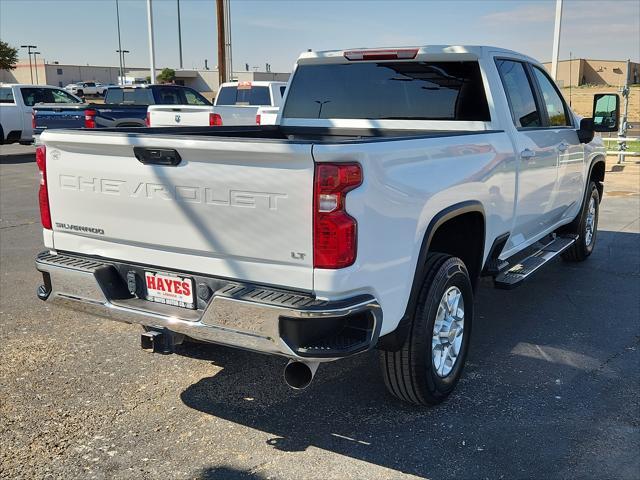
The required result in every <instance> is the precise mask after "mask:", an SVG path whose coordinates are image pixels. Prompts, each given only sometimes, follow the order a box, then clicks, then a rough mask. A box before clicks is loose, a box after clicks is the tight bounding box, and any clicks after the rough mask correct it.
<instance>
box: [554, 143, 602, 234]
mask: <svg viewBox="0 0 640 480" xmlns="http://www.w3.org/2000/svg"><path fill="white" fill-rule="evenodd" d="M599 163H602V164H603V165H604V168H605V169H606V165H607V163H606V160H605V157H603V156H602V155H596V156H594V157H593V159H592V160H591V164H590V165H589V171H588V173H587V176H586V177H585V182H584V193H583V195H582V201H581V203H580V205H584V202H585V199H586V198H587V195H588V194H589V189H588V188H587V187H588V186H589V182H591V175H592V174H593V169H594V168H595V167H596V165H598V164H599ZM600 201H602V195H601V196H600ZM580 214H581V210H580V211H578V213H577V214H576V217H575V218H574V219H573V220H571V222H569V223H567V224H566V225H563V226H562V227H560V228H559V229H558V232H560V233H562V232H569V233H571V232H573V231H574V230H575V229H576V228H577V227H578V223H579V222H580Z"/></svg>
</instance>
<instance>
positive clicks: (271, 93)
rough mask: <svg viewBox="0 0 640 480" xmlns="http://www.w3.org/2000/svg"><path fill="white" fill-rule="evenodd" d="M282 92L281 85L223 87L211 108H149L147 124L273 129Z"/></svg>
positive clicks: (232, 85)
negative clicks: (247, 126)
mask: <svg viewBox="0 0 640 480" xmlns="http://www.w3.org/2000/svg"><path fill="white" fill-rule="evenodd" d="M286 88H287V84H286V83H284V82H266V81H265V82H229V83H223V84H222V85H221V86H220V89H219V90H218V94H217V95H216V100H215V103H214V104H213V106H205V105H200V104H193V103H192V104H189V105H150V106H149V108H148V109H147V124H148V126H150V127H181V126H182V127H184V126H204V125H208V126H211V127H219V126H223V125H224V126H236V125H275V122H276V118H277V116H278V110H279V109H280V105H282V99H283V97H284V92H285V89H286ZM267 108H268V110H264V113H263V114H261V112H262V109H267Z"/></svg>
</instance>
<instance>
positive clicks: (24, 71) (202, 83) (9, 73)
mask: <svg viewBox="0 0 640 480" xmlns="http://www.w3.org/2000/svg"><path fill="white" fill-rule="evenodd" d="M161 70H162V68H158V69H157V72H158V73H160V71H161ZM32 73H33V82H32V81H31V74H32ZM119 75H120V69H119V67H106V66H96V65H70V64H61V63H43V62H40V61H38V63H37V66H36V65H35V64H33V63H32V65H31V69H29V61H28V60H26V61H25V60H22V61H20V62H19V63H18V65H17V66H16V68H15V69H14V70H0V82H4V83H35V84H38V85H54V86H59V87H64V86H65V85H68V84H69V83H75V82H82V81H94V82H100V83H104V84H117V83H118V76H119ZM289 75H290V74H289V73H275V72H256V71H242V72H234V73H233V78H234V79H235V80H238V81H241V82H250V81H259V80H275V81H279V82H286V81H287V80H289ZM125 76H127V77H136V78H146V77H148V76H149V69H148V68H138V67H132V68H129V67H127V68H126V69H125ZM175 83H177V84H178V85H184V86H186V87H191V88H193V89H194V90H197V91H199V92H201V93H204V94H207V95H206V96H208V97H211V96H212V95H213V94H215V92H217V91H218V86H219V84H218V71H217V70H215V69H212V70H205V69H202V70H198V69H195V70H188V69H187V70H176V80H175Z"/></svg>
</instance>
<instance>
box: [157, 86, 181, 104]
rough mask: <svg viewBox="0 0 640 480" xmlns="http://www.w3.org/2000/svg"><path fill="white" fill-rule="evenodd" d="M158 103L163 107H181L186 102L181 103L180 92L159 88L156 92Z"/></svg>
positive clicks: (175, 89)
mask: <svg viewBox="0 0 640 480" xmlns="http://www.w3.org/2000/svg"><path fill="white" fill-rule="evenodd" d="M154 93H155V97H156V103H160V104H162V105H180V104H183V103H184V102H182V101H181V98H180V92H179V91H178V89H177V88H174V87H158V88H156V90H155V92H154Z"/></svg>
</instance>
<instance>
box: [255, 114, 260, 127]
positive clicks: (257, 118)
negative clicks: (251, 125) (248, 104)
mask: <svg viewBox="0 0 640 480" xmlns="http://www.w3.org/2000/svg"><path fill="white" fill-rule="evenodd" d="M256 125H260V114H259V113H258V114H257V115H256Z"/></svg>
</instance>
